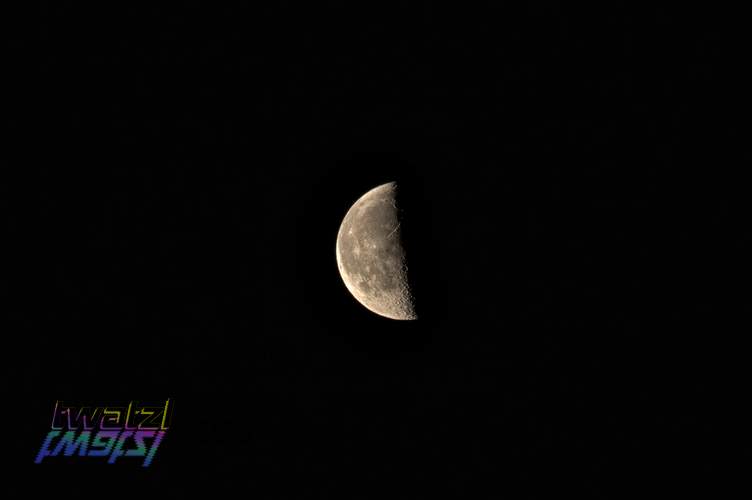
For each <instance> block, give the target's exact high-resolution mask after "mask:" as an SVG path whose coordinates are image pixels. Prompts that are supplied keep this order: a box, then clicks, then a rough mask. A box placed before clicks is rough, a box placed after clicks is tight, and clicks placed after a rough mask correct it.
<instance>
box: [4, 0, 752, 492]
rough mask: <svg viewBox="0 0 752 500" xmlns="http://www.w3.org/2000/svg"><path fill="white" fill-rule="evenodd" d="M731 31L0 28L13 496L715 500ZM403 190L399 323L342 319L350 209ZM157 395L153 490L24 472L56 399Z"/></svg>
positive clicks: (39, 18) (95, 472) (353, 25)
mask: <svg viewBox="0 0 752 500" xmlns="http://www.w3.org/2000/svg"><path fill="white" fill-rule="evenodd" d="M730 17H731V16H730V15H728V16H726V17H723V16H713V15H711V14H710V13H707V12H698V13H696V15H690V14H689V13H687V12H686V11H684V12H682V13H681V15H680V14H679V13H677V12H674V11H671V10H663V11H662V10H660V9H655V10H651V11H649V12H628V11H627V9H623V8H618V7H617V8H612V9H610V10H599V11H591V10H588V11H586V12H585V11H579V12H578V11H568V10H566V9H563V8H560V7H557V6H544V5H542V4H536V6H535V7H530V8H525V9H520V10H515V9H509V8H506V7H492V6H485V7H483V8H478V7H464V6H463V7H460V6H459V5H456V6H455V7H454V10H451V11H450V10H447V11H443V10H440V9H438V8H436V7H431V6H429V5H428V4H422V5H416V6H414V7H412V8H410V9H405V8H404V7H402V8H400V9H395V10H391V9H387V8H384V7H375V6H374V7H372V8H363V9H362V10H354V9H352V8H344V7H341V6H334V5H327V6H321V5H318V4H316V5H313V6H307V7H299V6H293V5H291V4H287V5H280V6H278V7H275V8H273V9H267V10H250V9H249V10H242V9H238V10H235V9H234V8H229V7H219V6H217V5H215V4H213V3H211V4H210V3H197V2H188V3H186V4H185V5H183V6H182V7H180V8H175V9H174V10H173V9H160V8H156V7H154V6H152V7H149V8H148V9H146V10H144V9H142V8H141V7H138V8H136V7H125V6H123V7H122V10H118V11H106V12H105V11H104V10H89V9H84V8H79V9H75V8H69V7H65V6H61V5H58V4H55V5H45V6H42V7H41V8H40V9H39V10H37V11H34V12H30V13H23V14H19V15H18V17H16V18H13V17H11V18H10V19H11V20H12V21H14V20H15V21H17V22H12V23H11V24H13V25H14V27H13V28H14V29H13V30H12V31H11V33H12V35H11V37H10V38H9V42H8V45H7V48H8V49H9V50H8V51H7V53H8V57H7V60H6V67H7V69H8V70H9V71H8V73H7V74H6V77H5V78H6V79H7V80H8V81H9V82H10V83H11V84H12V85H11V86H12V91H11V92H9V93H8V94H6V100H7V101H8V102H9V105H10V112H9V113H7V114H6V116H5V118H4V120H5V122H6V124H7V125H8V130H9V133H8V134H6V140H7V141H8V145H9V146H8V148H7V149H6V153H5V154H6V157H7V160H8V161H7V165H8V166H9V168H8V169H6V171H5V172H4V174H3V176H4V177H5V178H6V179H7V181H6V182H3V183H2V189H3V193H2V197H3V200H4V202H6V203H7V206H6V210H5V215H6V217H7V226H6V228H7V229H6V235H7V236H6V238H7V239H6V240H5V241H6V243H5V244H4V246H5V247H7V248H8V249H10V250H11V252H10V254H11V257H6V260H5V266H4V269H5V271H6V273H8V275H9V279H8V280H6V283H7V289H6V290H5V300H4V302H5V304H6V306H7V311H6V313H5V314H4V316H5V317H6V318H7V319H9V320H10V321H9V327H8V329H7V330H6V333H5V334H6V336H7V338H8V339H11V340H9V342H11V343H12V344H11V345H12V349H8V350H6V353H5V354H6V356H8V358H9V362H6V363H5V364H4V368H5V369H6V370H7V374H6V376H4V380H5V384H4V386H5V389H6V392H7V396H6V398H5V399H6V404H7V407H8V408H19V409H20V410H19V411H20V413H18V416H16V413H15V411H14V410H4V412H5V413H6V415H5V416H6V417H10V418H11V419H12V422H13V425H14V426H16V427H14V428H17V429H19V430H18V431H17V432H14V434H15V435H14V437H13V438H12V439H11V442H12V453H11V454H12V456H10V457H7V458H10V459H12V460H13V461H14V462H16V463H17V464H18V465H19V472H18V473H15V472H13V476H14V478H18V479H21V481H19V485H18V486H17V488H19V489H18V491H19V492H21V493H24V494H26V495H25V496H29V495H30V494H31V493H33V492H35V491H36V490H38V489H40V488H42V489H49V491H54V492H55V493H56V494H58V495H62V496H66V495H67V494H69V493H76V492H80V493H82V494H93V493H95V492H98V491H112V490H115V491H124V492H127V493H131V494H138V495H144V494H145V495H147V496H150V495H152V494H153V495H154V496H160V497H164V496H165V495H166V494H167V495H170V496H182V495H184V494H187V493H193V492H195V491H197V490H201V491H206V492H210V493H212V494H221V492H224V491H227V492H230V491H232V492H238V493H248V494H252V495H255V496H256V497H258V498H302V497H315V498H330V497H333V496H343V497H347V498H361V497H368V498H382V497H384V496H385V495H387V496H389V497H408V498H416V497H421V496H422V495H424V494H425V495H430V494H433V492H444V493H448V494H450V495H452V496H458V497H465V496H469V495H472V496H477V495H483V494H487V495H489V496H498V495H503V494H508V495H510V496H512V497H513V498H527V497H550V495H551V494H552V493H562V492H568V491H571V492H577V494H578V495H579V496H583V497H599V498H602V497H612V496H615V495H616V494H617V493H624V492H625V491H626V492H630V493H645V492H648V491H655V489H656V488H660V489H661V490H665V491H667V492H671V491H674V490H675V489H677V488H682V489H684V488H687V489H689V490H698V489H701V488H708V489H712V488H713V487H714V480H713V479H712V478H713V477H714V474H715V472H717V471H718V469H719V468H720V466H719V464H718V457H719V454H718V452H717V451H716V447H715V445H716V442H717V440H718V439H717V435H716V428H715V427H713V426H712V425H711V424H710V420H709V415H710V414H711V413H713V410H712V409H713V408H715V406H714V405H715V403H714V402H713V398H714V395H715V391H716V388H715V386H714V384H713V382H712V380H713V375H714V374H715V373H716V372H717V370H718V368H719V367H720V366H721V365H722V364H725V363H727V361H724V358H723V356H724V355H725V354H724V355H722V352H724V350H727V349H731V350H733V348H732V347H731V346H732V344H729V343H728V342H726V341H725V340H723V339H725V338H726V337H725V335H726V333H727V332H728V331H730V329H731V326H730V324H728V319H727V315H726V312H727V311H728V310H731V309H733V307H734V304H733V301H732V299H731V294H730V293H729V292H728V289H729V284H730V283H732V282H733V281H734V279H735V278H734V276H735V272H736V271H735V267H734V265H733V264H732V263H731V262H732V257H733V256H734V255H736V254H741V251H742V248H743V245H746V244H747V242H748V241H749V238H748V232H747V229H746V227H744V226H734V225H732V224H731V223H730V222H729V218H730V217H731V215H732V213H733V212H735V211H736V208H735V204H737V203H740V198H739V197H738V196H737V195H735V194H734V190H735V189H738V188H740V186H739V185H738V184H737V185H736V186H734V184H735V183H734V182H733V181H732V180H731V178H730V177H729V176H728V175H726V174H725V173H724V171H725V170H724V168H725V167H729V166H730V167H738V166H741V165H743V161H742V155H740V154H739V153H738V148H737V147H736V145H737V144H738V143H739V141H741V140H742V138H743V137H742V134H741V132H740V130H741V129H740V127H739V123H740V122H741V119H740V118H738V117H737V114H741V111H740V110H741V105H742V103H741V101H740V100H739V99H740V98H739V95H740V94H741V92H740V91H741V90H743V88H744V85H743V84H742V82H741V80H740V78H739V77H738V76H739V74H740V70H738V69H737V68H738V67H739V63H740V61H741V59H738V58H737V57H736V55H735V52H734V49H735V48H736V47H738V45H737V41H738V38H740V37H739V36H738V34H739V33H740V32H739V31H737V30H735V29H734V28H733V27H732V26H731V23H728V21H729V18H730ZM392 180H397V181H399V182H400V183H402V185H403V186H406V187H407V189H408V190H409V192H410V193H411V197H410V200H409V208H410V211H409V212H410V213H412V214H414V216H413V217H414V219H413V220H414V221H417V222H414V227H416V229H415V231H414V233H413V236H415V237H416V240H417V241H418V243H419V245H418V247H417V248H418V249H419V250H418V251H416V253H415V255H419V258H415V260H414V262H415V266H416V269H418V272H419V278H420V281H419V285H420V288H419V294H418V299H419V300H421V301H422V305H423V307H424V314H423V318H422V319H420V320H419V321H417V322H394V321H391V320H386V319H382V318H380V317H377V316H375V315H373V314H371V313H369V312H368V311H366V310H365V309H364V308H362V307H361V306H360V305H359V304H357V303H356V302H355V300H354V299H353V298H352V297H351V296H350V295H349V294H348V292H347V291H346V289H345V287H344V285H343V283H342V282H341V279H340V277H339V275H338V272H337V267H336V262H335V257H334V244H335V238H336V232H337V229H338V226H339V223H340V222H341V220H342V217H343V216H344V214H345V212H346V211H347V209H348V208H349V206H350V205H351V204H352V203H353V202H354V201H355V199H357V198H358V197H359V196H360V195H361V194H363V193H364V192H365V191H367V190H369V189H371V188H372V187H374V186H376V185H378V184H381V183H384V182H388V181H392ZM165 397H171V398H173V400H174V402H175V413H174V417H173V428H172V429H171V430H170V431H169V432H168V434H167V437H166V438H165V440H164V442H163V444H162V447H161V449H160V450H159V451H158V453H157V455H156V458H155V460H154V464H153V466H152V467H151V468H150V469H147V470H142V469H140V468H138V467H137V466H134V465H133V464H128V463H125V462H127V460H126V459H121V461H122V462H123V463H120V464H117V465H114V466H111V465H105V464H104V461H103V460H102V461H99V462H97V461H96V459H86V460H83V461H78V462H74V461H72V460H68V461H66V460H64V459H60V458H58V459H47V460H46V461H45V463H43V464H42V465H41V466H34V465H32V464H31V462H32V460H33V457H34V455H35V454H36V452H37V450H38V447H39V446H40V445H41V442H42V439H43V437H44V435H45V433H46V432H47V430H48V429H49V427H48V425H49V419H50V418H51V412H52V406H53V403H54V401H55V400H56V399H67V400H70V401H82V402H89V403H90V404H103V405H106V404H114V403H118V402H121V401H127V400H130V399H137V400H143V399H149V398H152V399H158V398H165ZM19 419H20V422H19ZM3 453H10V452H5V451H3ZM14 487H15V486H14Z"/></svg>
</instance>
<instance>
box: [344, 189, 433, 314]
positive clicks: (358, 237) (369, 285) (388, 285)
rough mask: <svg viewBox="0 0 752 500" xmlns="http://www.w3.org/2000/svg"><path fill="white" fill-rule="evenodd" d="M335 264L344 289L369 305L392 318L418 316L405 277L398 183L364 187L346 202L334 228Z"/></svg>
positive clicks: (368, 306) (406, 276) (405, 261)
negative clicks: (355, 198) (363, 191)
mask: <svg viewBox="0 0 752 500" xmlns="http://www.w3.org/2000/svg"><path fill="white" fill-rule="evenodd" d="M337 267H338V268H339V273H340V275H341V276H342V280H343V281H344V282H345V286H347V289H348V290H349V291H350V293H352V295H353V297H355V298H356V299H357V300H358V302H360V303H361V304H363V305H364V306H365V307H366V308H367V309H369V310H371V311H373V312H375V313H376V314H379V315H381V316H385V317H387V318H391V319H399V320H413V319H417V318H418V317H417V315H416V314H415V300H414V297H413V295H412V292H411V290H410V285H409V283H408V274H407V256H406V255H405V250H404V247H403V244H402V235H401V230H400V213H399V210H398V207H397V184H396V183H394V182H390V183H387V184H383V185H381V186H378V187H376V188H374V189H372V190H370V191H368V192H367V193H366V194H364V195H363V196H361V197H360V198H359V199H358V201H356V202H355V203H354V204H353V206H352V207H350V210H349V211H348V212H347V215H345V218H344V220H343V221H342V224H341V225H340V228H339V233H338V234H337Z"/></svg>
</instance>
